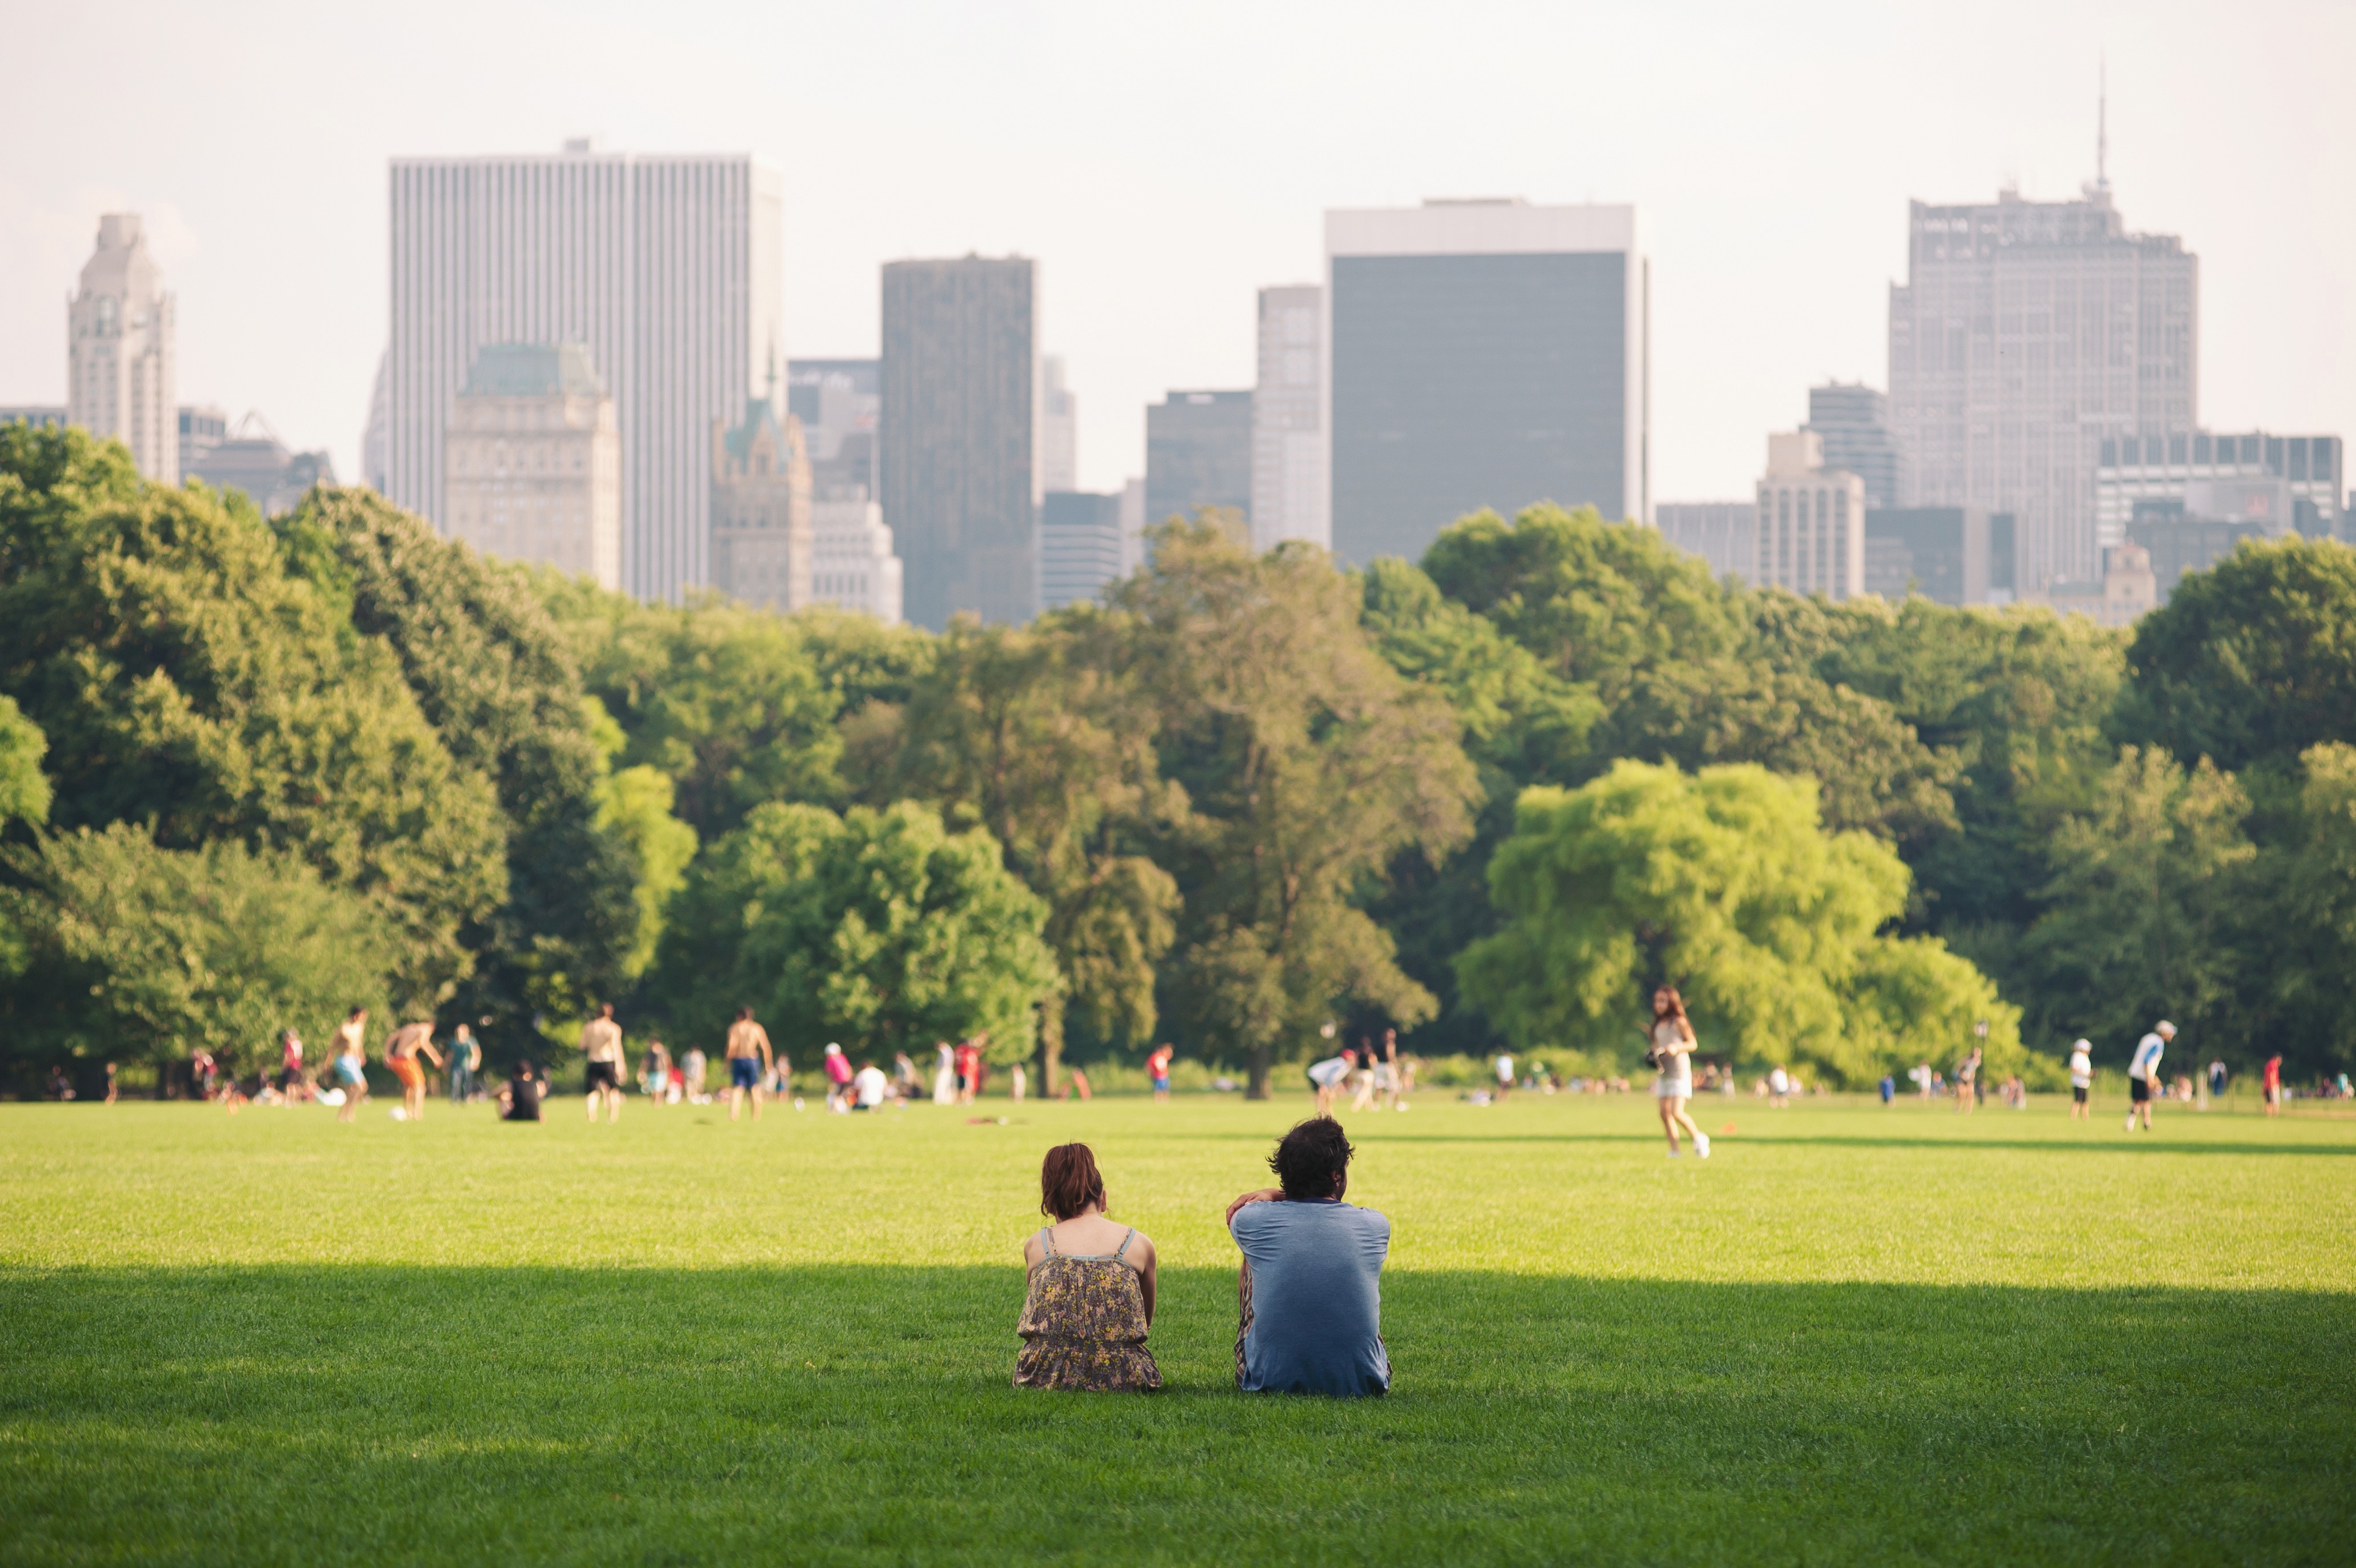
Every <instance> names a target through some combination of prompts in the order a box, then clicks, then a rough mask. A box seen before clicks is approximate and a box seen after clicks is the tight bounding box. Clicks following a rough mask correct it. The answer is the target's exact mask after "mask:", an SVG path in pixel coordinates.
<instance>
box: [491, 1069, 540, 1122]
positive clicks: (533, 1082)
mask: <svg viewBox="0 0 2356 1568" xmlns="http://www.w3.org/2000/svg"><path fill="white" fill-rule="evenodd" d="M499 1120H501V1121H503V1122H536V1121H538V1120H540V1080H539V1079H537V1078H534V1077H533V1076H532V1075H531V1063H530V1062H529V1061H519V1062H517V1063H516V1064H515V1071H514V1072H510V1073H509V1074H508V1081H507V1082H506V1083H502V1084H501V1085H499Z"/></svg>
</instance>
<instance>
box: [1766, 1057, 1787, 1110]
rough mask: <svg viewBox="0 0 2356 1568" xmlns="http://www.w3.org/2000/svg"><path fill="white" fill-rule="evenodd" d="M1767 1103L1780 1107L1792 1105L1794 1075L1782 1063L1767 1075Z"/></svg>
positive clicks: (1776, 1065) (1778, 1063)
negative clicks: (1784, 1068) (1785, 1069)
mask: <svg viewBox="0 0 2356 1568" xmlns="http://www.w3.org/2000/svg"><path fill="white" fill-rule="evenodd" d="M1767 1103H1768V1104H1771V1105H1775V1106H1779V1107H1780V1106H1784V1105H1789V1104H1791V1103H1792V1075H1791V1074H1790V1073H1788V1072H1784V1071H1783V1063H1782V1062H1780V1061H1779V1062H1777V1063H1776V1064H1775V1065H1774V1067H1773V1068H1772V1069H1771V1070H1770V1071H1769V1072H1768V1074H1767Z"/></svg>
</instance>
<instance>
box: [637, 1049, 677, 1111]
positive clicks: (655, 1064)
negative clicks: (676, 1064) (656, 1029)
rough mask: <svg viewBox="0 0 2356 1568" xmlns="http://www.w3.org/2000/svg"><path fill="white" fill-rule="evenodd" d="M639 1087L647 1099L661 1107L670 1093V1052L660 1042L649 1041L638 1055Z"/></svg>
mask: <svg viewBox="0 0 2356 1568" xmlns="http://www.w3.org/2000/svg"><path fill="white" fill-rule="evenodd" d="M638 1086H639V1088H640V1089H642V1090H643V1091H644V1092H645V1093H646V1096H647V1099H648V1101H649V1102H651V1103H652V1104H657V1105H659V1104H662V1103H663V1101H664V1100H665V1099H666V1098H668V1097H669V1093H670V1051H669V1049H668V1048H666V1047H665V1046H664V1044H663V1042H662V1041H661V1040H648V1041H647V1048H646V1050H644V1051H640V1052H639V1053H638Z"/></svg>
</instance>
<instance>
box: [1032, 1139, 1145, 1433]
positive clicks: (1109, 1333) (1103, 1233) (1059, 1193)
mask: <svg viewBox="0 0 2356 1568" xmlns="http://www.w3.org/2000/svg"><path fill="white" fill-rule="evenodd" d="M1105 1207H1106V1203H1105V1185H1104V1177H1103V1175H1102V1174H1101V1173H1100V1172H1098V1169H1097V1160H1096V1156H1095V1154H1094V1153H1092V1152H1091V1151H1090V1150H1089V1148H1088V1146H1087V1145H1086V1144H1065V1145H1063V1146H1061V1147H1056V1148H1051V1149H1049V1150H1048V1151H1047V1157H1046V1158H1045V1159H1044V1161H1042V1162H1041V1164H1040V1168H1039V1211H1040V1212H1041V1213H1043V1214H1044V1215H1046V1216H1047V1218H1048V1219H1050V1220H1052V1221H1055V1222H1054V1223H1053V1224H1051V1225H1048V1226H1046V1227H1045V1228H1044V1229H1042V1230H1041V1231H1040V1232H1038V1233H1037V1234H1036V1235H1034V1236H1033V1237H1032V1238H1031V1239H1030V1240H1029V1241H1027V1242H1025V1243H1023V1267H1024V1269H1025V1271H1026V1272H1027V1274H1028V1275H1029V1280H1030V1285H1029V1289H1028V1291H1027V1293H1026V1295H1025V1296H1024V1299H1023V1316H1022V1317H1021V1318H1020V1319H1019V1320H1018V1321H1017V1323H1016V1325H1015V1330H1014V1331H1015V1332H1016V1333H1018V1334H1020V1335H1021V1336H1022V1337H1023V1349H1022V1350H1021V1352H1020V1353H1019V1354H1017V1355H1016V1357H1015V1358H1014V1386H1015V1387H1017V1388H1061V1389H1084V1390H1087V1391H1089V1392H1097V1393H1128V1392H1138V1393H1145V1392H1151V1391H1153V1390H1155V1389H1158V1388H1160V1387H1161V1386H1162V1369H1161V1368H1159V1367H1157V1366H1155V1365H1154V1364H1153V1353H1152V1352H1151V1350H1148V1349H1146V1348H1145V1339H1146V1335H1147V1333H1148V1332H1149V1331H1150V1330H1151V1328H1152V1327H1153V1288H1154V1263H1155V1258H1154V1253H1153V1243H1152V1242H1151V1240H1149V1239H1148V1238H1147V1237H1145V1236H1143V1235H1141V1234H1140V1233H1139V1232H1138V1231H1137V1230H1136V1229H1135V1228H1134V1227H1132V1226H1129V1225H1122V1224H1118V1223H1116V1222H1114V1221H1111V1220H1108V1219H1107V1218H1105Z"/></svg>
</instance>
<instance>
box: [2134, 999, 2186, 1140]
mask: <svg viewBox="0 0 2356 1568" xmlns="http://www.w3.org/2000/svg"><path fill="white" fill-rule="evenodd" d="M2175 1038H2176V1026H2175V1025H2174V1024H2172V1023H2169V1021H2168V1020H2167V1019H2160V1020H2159V1022H2158V1023H2156V1024H2154V1025H2152V1028H2151V1032H2150V1033H2149V1034H2147V1035H2146V1036H2144V1037H2143V1039H2141V1040H2138V1041H2136V1053H2135V1060H2134V1061H2131V1062H2129V1063H2128V1064H2127V1102H2128V1104H2127V1131H2129V1132H2133V1131H2135V1125H2136V1112H2137V1111H2141V1112H2142V1113H2143V1130H2144V1131H2145V1132H2149V1131H2151V1102H2152V1097H2153V1096H2154V1095H2155V1094H2158V1093H2164V1092H2165V1091H2164V1090H2163V1089H2162V1087H2161V1084H2160V1079H2159V1058H2160V1055H2161V1053H2162V1052H2164V1051H2167V1050H2168V1042H2169V1040H2174V1039H2175Z"/></svg>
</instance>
